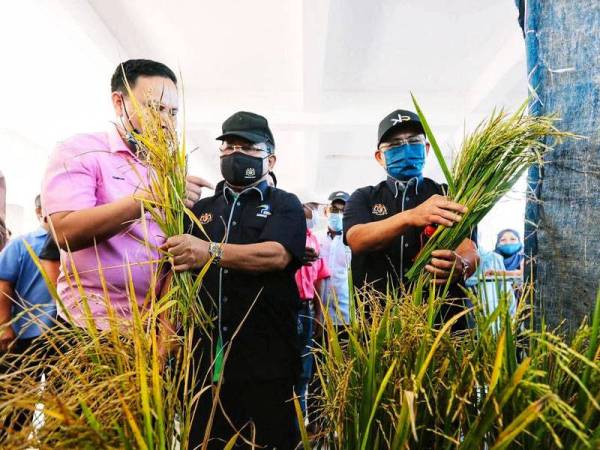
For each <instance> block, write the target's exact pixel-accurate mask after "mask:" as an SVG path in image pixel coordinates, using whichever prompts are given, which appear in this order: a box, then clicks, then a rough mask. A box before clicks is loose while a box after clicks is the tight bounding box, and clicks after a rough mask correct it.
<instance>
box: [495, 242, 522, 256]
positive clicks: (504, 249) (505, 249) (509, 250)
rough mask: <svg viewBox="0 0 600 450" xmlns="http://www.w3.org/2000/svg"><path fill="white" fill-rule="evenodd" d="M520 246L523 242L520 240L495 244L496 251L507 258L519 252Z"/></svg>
mask: <svg viewBox="0 0 600 450" xmlns="http://www.w3.org/2000/svg"><path fill="white" fill-rule="evenodd" d="M522 248H523V244H521V243H520V242H514V243H512V244H498V245H497V246H496V251H497V252H498V253H500V254H501V255H502V256H504V257H506V258H508V257H509V256H513V255H515V254H517V253H518V252H520V251H521V249H522Z"/></svg>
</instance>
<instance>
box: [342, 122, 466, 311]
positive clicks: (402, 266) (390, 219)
mask: <svg viewBox="0 0 600 450" xmlns="http://www.w3.org/2000/svg"><path fill="white" fill-rule="evenodd" d="M428 151H429V144H428V143H427V142H426V138H425V131H424V130H423V126H422V124H421V122H420V120H419V116H418V115H416V114H415V113H413V112H411V111H406V110H396V111H394V112H392V113H390V114H388V115H387V116H386V117H385V118H384V119H383V120H382V121H381V123H380V125H379V132H378V141H377V150H376V151H375V159H376V160H377V162H378V163H379V164H380V165H381V166H382V167H383V168H384V169H385V170H386V172H387V175H388V176H387V178H386V180H384V181H382V182H381V183H379V184H377V185H375V186H367V187H363V188H361V189H358V190H356V191H355V192H354V193H353V194H352V196H351V197H350V199H349V200H348V202H347V204H346V208H345V210H344V221H343V228H344V240H345V242H347V244H348V245H349V246H350V248H351V250H352V277H353V281H354V285H355V286H356V287H358V288H362V287H363V286H364V285H365V283H366V284H369V285H370V286H372V287H373V288H374V289H376V290H377V291H379V292H382V293H384V294H385V293H386V290H387V289H388V288H392V289H393V288H398V287H400V286H401V285H402V284H403V283H405V282H406V281H407V280H406V278H405V275H406V272H407V271H408V270H409V269H410V267H411V265H412V263H413V261H414V259H415V257H416V256H417V254H418V253H419V251H420V250H421V248H422V247H423V244H424V243H425V241H426V240H427V239H428V235H430V234H431V233H430V232H429V233H428V231H429V230H434V228H432V227H435V226H438V225H443V226H452V225H453V224H455V223H457V222H458V221H460V220H461V217H462V214H464V213H465V212H466V208H465V207H464V206H462V205H459V204H457V203H455V202H453V201H450V200H449V199H448V198H447V197H446V189H445V186H444V185H441V184H438V183H436V182H435V181H433V180H430V179H429V178H425V177H423V167H424V164H425V157H426V154H427V152H428ZM475 235H476V230H472V232H471V236H475ZM477 262H478V256H477V247H476V245H475V242H474V239H473V240H472V239H465V240H464V241H463V242H462V243H461V244H460V246H459V247H458V248H456V249H441V250H437V251H435V252H433V258H432V260H431V261H430V263H429V264H428V265H427V266H426V270H427V271H429V272H430V273H431V274H432V275H434V276H435V280H436V283H437V284H446V283H447V282H448V281H449V280H450V282H451V286H452V287H451V290H450V297H456V298H458V297H462V296H463V294H462V291H461V290H460V289H459V288H458V287H457V286H456V284H457V283H458V282H459V281H464V280H465V279H466V278H468V277H469V276H471V274H472V273H473V272H474V270H475V266H476V264H477ZM453 312H454V311H450V314H451V313H453Z"/></svg>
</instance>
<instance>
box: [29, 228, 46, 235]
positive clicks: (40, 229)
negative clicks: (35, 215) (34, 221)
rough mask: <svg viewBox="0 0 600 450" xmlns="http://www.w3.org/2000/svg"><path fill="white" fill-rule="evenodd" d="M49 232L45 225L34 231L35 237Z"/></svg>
mask: <svg viewBox="0 0 600 450" xmlns="http://www.w3.org/2000/svg"><path fill="white" fill-rule="evenodd" d="M47 234H48V231H46V230H45V229H44V227H39V228H37V229H35V230H34V231H33V232H32V235H33V236H34V237H42V236H45V235H47Z"/></svg>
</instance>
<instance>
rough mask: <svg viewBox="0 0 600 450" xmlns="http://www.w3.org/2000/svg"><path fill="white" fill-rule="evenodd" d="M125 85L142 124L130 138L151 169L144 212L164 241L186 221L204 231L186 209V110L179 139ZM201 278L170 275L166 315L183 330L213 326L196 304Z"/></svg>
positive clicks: (154, 109) (170, 126) (165, 121)
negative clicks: (171, 293) (171, 301)
mask: <svg viewBox="0 0 600 450" xmlns="http://www.w3.org/2000/svg"><path fill="white" fill-rule="evenodd" d="M126 84H127V89H128V91H129V98H130V99H131V101H132V103H133V106H134V108H133V113H134V114H135V115H136V117H137V118H138V120H139V122H140V123H141V131H135V130H134V131H132V134H133V136H134V137H135V139H136V140H137V141H138V142H139V144H140V145H139V147H140V148H139V149H138V152H139V155H140V157H142V159H143V160H144V161H145V163H146V164H147V165H148V167H149V168H150V169H151V170H150V171H149V180H148V181H147V185H146V186H144V187H143V188H142V189H143V190H144V191H145V192H144V194H145V195H143V196H142V197H141V198H142V200H143V205H144V209H145V210H146V211H148V212H149V214H150V216H151V217H152V219H153V220H154V221H155V222H156V223H157V224H158V226H159V227H160V229H161V231H162V232H163V233H164V235H165V236H167V237H169V236H176V235H180V234H184V233H185V232H186V230H185V229H184V223H185V219H186V217H187V218H189V220H190V221H194V222H195V223H196V226H198V228H199V229H200V230H203V227H202V224H200V223H199V222H198V220H197V219H196V217H194V215H193V213H192V212H191V211H190V210H189V209H188V208H186V206H185V198H186V178H187V175H188V165H187V157H188V155H187V146H186V140H185V108H183V114H184V118H183V123H184V129H183V130H182V133H181V139H180V138H179V135H178V133H177V130H176V127H175V123H174V121H173V119H165V118H163V117H161V115H160V113H159V111H158V110H157V106H156V105H154V104H153V103H151V102H146V103H147V104H145V105H141V104H140V103H139V102H138V101H137V99H136V97H135V96H134V95H133V93H132V92H131V89H130V87H129V84H128V83H126ZM145 181H146V180H144V182H145ZM207 239H208V237H207ZM202 278H203V273H201V274H200V275H195V274H193V273H192V272H182V273H173V274H172V285H173V286H174V288H175V289H177V294H176V295H175V300H176V305H177V308H175V309H174V310H173V311H170V314H169V315H170V318H171V320H173V321H174V322H176V323H180V324H183V325H184V326H185V325H187V324H188V323H189V324H194V325H196V326H198V327H200V328H203V329H205V330H206V331H207V330H208V328H207V327H210V326H211V325H212V318H211V317H209V316H208V314H207V313H206V312H205V310H204V308H203V307H202V304H201V303H200V302H198V301H196V297H197V296H196V294H197V292H198V289H199V287H200V284H201V282H202Z"/></svg>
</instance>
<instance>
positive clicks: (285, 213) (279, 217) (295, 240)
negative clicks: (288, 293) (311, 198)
mask: <svg viewBox="0 0 600 450" xmlns="http://www.w3.org/2000/svg"><path fill="white" fill-rule="evenodd" d="M269 241H274V242H279V243H280V244H281V245H283V246H284V247H285V249H286V250H287V251H288V252H290V254H291V255H292V262H291V263H290V266H291V268H292V269H294V270H295V269H298V268H299V267H301V266H302V257H303V256H304V248H305V244H306V219H305V217H304V210H303V209H302V204H301V203H300V200H298V197H296V196H295V195H294V194H289V193H285V195H283V196H282V197H281V198H279V199H278V200H277V202H276V203H275V204H272V211H271V216H270V217H269V219H268V220H267V223H266V224H265V227H264V228H263V230H262V232H261V234H260V237H259V238H258V242H269Z"/></svg>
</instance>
